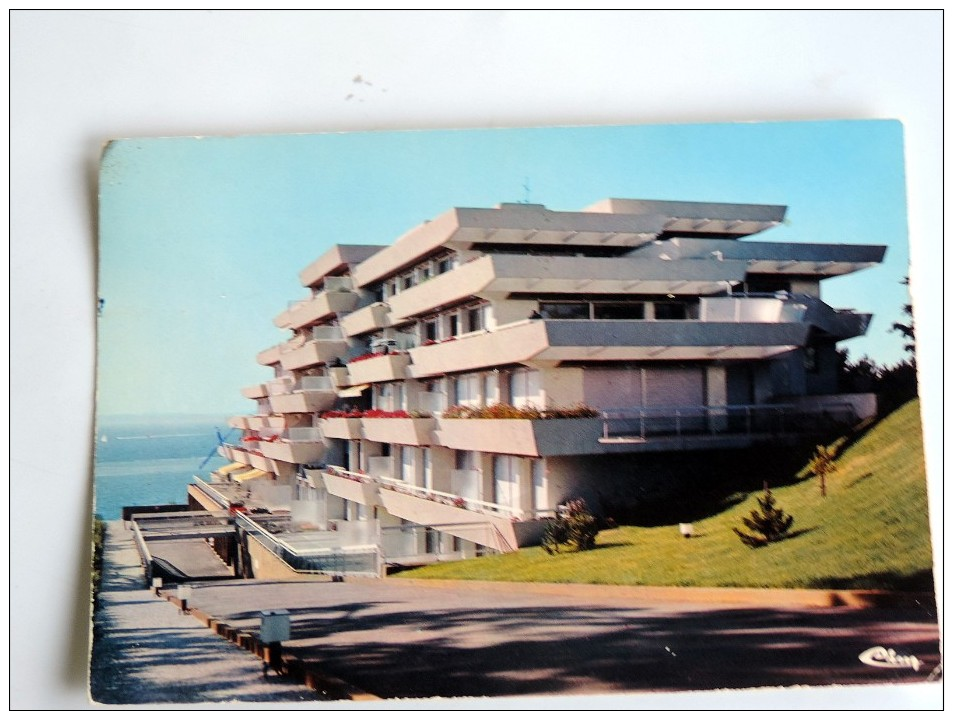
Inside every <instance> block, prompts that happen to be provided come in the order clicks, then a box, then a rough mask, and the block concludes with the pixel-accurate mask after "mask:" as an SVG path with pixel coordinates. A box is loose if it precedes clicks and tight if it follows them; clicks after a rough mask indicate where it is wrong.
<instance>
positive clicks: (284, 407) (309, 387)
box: [268, 376, 337, 413]
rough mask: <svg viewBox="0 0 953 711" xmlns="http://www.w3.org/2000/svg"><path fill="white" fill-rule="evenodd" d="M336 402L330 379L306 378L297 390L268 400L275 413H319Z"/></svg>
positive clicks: (273, 396)
mask: <svg viewBox="0 0 953 711" xmlns="http://www.w3.org/2000/svg"><path fill="white" fill-rule="evenodd" d="M335 400H337V394H336V393H335V391H334V387H333V386H332V384H331V380H330V378H326V377H320V376H308V377H305V378H302V379H301V382H300V384H299V385H298V389H297V390H295V391H294V392H291V393H287V394H284V395H272V396H271V397H270V398H268V401H269V403H270V404H271V410H272V412H275V413H295V412H321V411H322V410H327V409H329V408H330V407H331V406H332V405H334V402H335Z"/></svg>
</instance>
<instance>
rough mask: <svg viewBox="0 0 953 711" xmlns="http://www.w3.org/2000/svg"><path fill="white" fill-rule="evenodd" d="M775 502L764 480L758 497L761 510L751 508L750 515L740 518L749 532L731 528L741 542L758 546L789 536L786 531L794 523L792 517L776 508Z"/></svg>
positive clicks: (753, 546)
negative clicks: (761, 491)
mask: <svg viewBox="0 0 953 711" xmlns="http://www.w3.org/2000/svg"><path fill="white" fill-rule="evenodd" d="M776 503H777V501H776V499H775V498H774V495H773V494H772V493H771V489H769V488H768V482H764V496H759V497H758V506H759V508H760V509H761V510H760V511H757V510H752V511H751V516H750V517H746V518H742V519H741V521H742V523H744V525H745V526H746V527H747V528H748V529H749V530H750V531H751V533H745V532H744V531H740V530H738V529H737V528H732V529H731V530H733V531H734V532H735V533H736V534H738V538H740V539H741V541H742V543H744V544H745V545H746V546H749V547H751V548H760V547H761V546H766V545H768V544H769V543H775V542H777V541H783V540H784V539H785V538H787V537H788V536H789V534H788V531H789V530H790V529H791V526H792V525H793V524H794V517H793V516H791V515H789V514H786V513H784V509H780V508H777V507H776V506H775V504H776Z"/></svg>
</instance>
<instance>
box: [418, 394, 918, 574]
mask: <svg viewBox="0 0 953 711" xmlns="http://www.w3.org/2000/svg"><path fill="white" fill-rule="evenodd" d="M772 491H773V492H774V494H775V496H776V498H777V505H778V506H780V507H781V508H783V509H784V510H785V512H787V513H790V514H793V515H794V526H793V528H792V531H793V532H794V533H795V534H796V535H795V536H794V537H792V538H789V539H787V540H784V541H782V542H780V543H775V544H771V545H769V546H767V547H764V548H759V549H750V548H747V547H746V546H745V545H743V544H742V543H741V541H740V540H739V539H738V537H737V536H736V535H735V534H734V532H733V531H732V527H734V526H737V527H739V528H741V527H742V524H741V518H742V516H747V515H748V513H749V511H750V510H751V509H753V508H756V506H757V502H756V501H755V498H756V496H757V495H759V494H760V493H761V492H760V491H756V492H752V493H750V494H748V496H747V498H746V499H745V500H744V501H742V502H741V503H739V504H736V505H734V506H732V507H730V508H728V509H726V510H724V511H722V512H720V513H718V514H716V515H713V516H711V517H709V518H705V519H701V520H698V521H695V522H694V524H695V537H693V538H690V539H684V538H682V537H681V536H679V533H678V527H677V526H658V527H638V526H621V527H619V528H616V529H610V530H606V531H602V532H600V533H599V536H598V538H597V548H596V549H595V550H592V551H586V552H580V553H562V554H558V555H554V556H551V555H548V554H547V553H546V552H545V551H544V550H543V549H542V548H528V549H523V550H520V551H518V552H516V553H510V554H506V555H496V556H488V557H484V558H474V559H470V560H464V561H458V562H453V563H442V564H437V565H431V566H427V567H424V568H418V569H416V570H410V571H405V572H403V573H400V574H399V575H400V577H404V578H455V579H463V580H511V581H522V582H564V583H602V584H616V585H666V586H668V585H674V586H699V587H720V586H742V587H779V588H812V587H813V588H835V589H850V588H855V589H856V588H880V589H895V590H932V589H933V582H932V557H931V546H930V529H929V523H928V518H927V493H926V480H925V475H924V463H923V450H922V437H921V428H920V409H919V401H917V400H913V401H911V402H910V403H908V404H906V405H904V406H903V407H902V408H900V409H899V410H897V411H896V412H894V413H893V414H891V415H890V416H889V417H887V418H886V419H884V420H883V421H881V422H879V423H877V424H876V425H875V426H873V427H872V428H871V429H870V430H869V431H868V432H866V433H865V434H863V435H862V436H861V437H859V438H858V439H857V440H856V441H855V442H854V443H853V444H852V445H851V446H849V447H846V448H845V449H844V450H843V451H842V452H841V455H840V457H839V458H838V460H837V471H836V472H834V474H833V475H831V476H829V477H828V482H827V496H826V497H822V496H821V494H820V486H819V484H818V481H817V479H815V478H814V477H813V476H812V475H811V474H810V472H809V471H808V468H807V466H806V465H805V468H804V469H803V470H802V471H801V472H800V473H799V474H798V476H797V478H796V481H795V482H794V483H793V484H791V485H788V486H779V487H776V488H774V489H772Z"/></svg>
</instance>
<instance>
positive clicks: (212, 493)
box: [192, 445, 231, 509]
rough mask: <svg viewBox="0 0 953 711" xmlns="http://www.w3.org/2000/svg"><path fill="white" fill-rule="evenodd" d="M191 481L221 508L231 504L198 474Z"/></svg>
mask: <svg viewBox="0 0 953 711" xmlns="http://www.w3.org/2000/svg"><path fill="white" fill-rule="evenodd" d="M225 446H230V445H225ZM192 483H193V484H195V486H197V487H198V488H199V490H200V491H201V492H202V493H203V494H205V495H206V496H208V497H209V498H210V499H212V501H214V502H215V503H216V504H218V505H219V506H221V507H222V508H226V509H227V508H228V507H229V505H230V504H231V502H230V501H229V500H228V499H227V498H225V497H224V496H222V494H220V493H219V492H218V491H216V490H215V489H214V488H213V487H212V486H211V485H210V484H208V483H207V482H206V481H205V480H204V479H202V478H201V477H200V476H198V475H196V476H194V477H192Z"/></svg>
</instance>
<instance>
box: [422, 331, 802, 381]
mask: <svg viewBox="0 0 953 711" xmlns="http://www.w3.org/2000/svg"><path fill="white" fill-rule="evenodd" d="M810 328H811V326H810V324H807V323H803V322H801V323H745V324H736V323H709V322H702V321H695V320H678V321H642V320H609V319H595V320H586V319H580V320H552V321H551V320H527V321H518V322H515V323H513V324H507V325H506V326H503V327H500V328H498V329H496V330H495V331H491V332H489V333H475V334H472V335H471V334H467V336H464V337H460V338H457V339H456V340H455V341H449V342H446V343H438V344H435V345H431V346H422V347H420V348H414V349H413V350H411V351H410V356H411V358H412V360H413V365H411V367H410V369H409V370H410V374H411V377H414V378H424V377H429V376H434V375H441V374H443V373H448V372H458V371H463V370H479V369H482V368H488V367H493V366H498V365H505V364H507V363H527V362H533V361H542V362H550V363H558V362H560V361H566V360H570V361H614V360H642V361H649V360H660V361H665V360H732V359H741V360H745V359H762V358H769V357H771V356H774V355H778V354H780V353H784V352H787V351H790V350H793V349H795V348H797V347H799V346H803V345H804V344H805V343H806V342H807V339H808V335H809V333H810Z"/></svg>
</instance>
